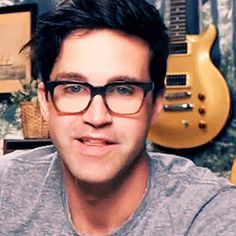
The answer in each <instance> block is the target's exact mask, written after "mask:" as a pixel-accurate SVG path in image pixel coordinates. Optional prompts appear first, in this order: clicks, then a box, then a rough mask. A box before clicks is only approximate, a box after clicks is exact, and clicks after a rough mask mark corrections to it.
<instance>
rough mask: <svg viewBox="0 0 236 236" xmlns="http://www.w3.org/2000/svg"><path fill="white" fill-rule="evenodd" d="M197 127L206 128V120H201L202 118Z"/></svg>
mask: <svg viewBox="0 0 236 236" xmlns="http://www.w3.org/2000/svg"><path fill="white" fill-rule="evenodd" d="M198 127H199V128H200V129H206V128H207V125H206V122H205V121H203V120H201V121H200V122H199V124H198Z"/></svg>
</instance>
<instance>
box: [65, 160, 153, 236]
mask: <svg viewBox="0 0 236 236" xmlns="http://www.w3.org/2000/svg"><path fill="white" fill-rule="evenodd" d="M63 169H64V181H65V189H66V194H67V197H68V205H69V209H70V214H71V217H72V221H73V223H74V226H75V228H76V230H77V231H79V232H80V233H82V235H94V236H95V235H96V236H97V235H99V236H100V235H107V234H109V233H111V232H112V231H114V230H116V229H117V228H119V226H120V225H122V223H124V222H125V221H127V220H128V219H129V217H130V216H131V215H132V214H133V213H134V211H135V210H136V209H137V208H138V207H139V206H140V204H141V201H142V200H143V197H144V195H145V190H146V186H147V179H148V164H147V160H146V157H143V158H141V159H139V161H138V162H137V163H136V164H135V165H134V166H132V168H130V171H129V172H128V173H125V174H124V173H123V174H122V175H119V176H117V177H116V178H114V179H113V180H111V181H109V182H107V183H94V184H93V183H84V182H81V181H79V180H75V178H74V177H73V176H72V175H71V173H70V172H69V171H68V170H67V168H66V167H64V166H63ZM114 216H115V217H114Z"/></svg>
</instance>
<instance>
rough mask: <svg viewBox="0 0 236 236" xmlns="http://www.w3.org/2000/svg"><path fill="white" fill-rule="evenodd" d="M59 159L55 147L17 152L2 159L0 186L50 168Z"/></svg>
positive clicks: (0, 159)
mask: <svg viewBox="0 0 236 236" xmlns="http://www.w3.org/2000/svg"><path fill="white" fill-rule="evenodd" d="M55 158H57V155H56V151H55V148H54V147H53V146H51V145H50V146H45V147H40V148H36V149H31V150H27V151H15V152H12V153H9V154H6V155H3V156H1V157H0V186H1V185H2V184H4V182H9V181H10V180H11V179H15V181H19V179H17V178H16V177H17V176H18V177H19V178H23V177H26V178H27V175H28V174H29V175H30V174H33V173H34V172H35V173H37V171H38V170H39V169H43V167H45V169H47V168H48V166H49V165H50V163H51V162H52V161H53V160H55Z"/></svg>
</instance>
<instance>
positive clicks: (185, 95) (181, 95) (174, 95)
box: [165, 92, 192, 100]
mask: <svg viewBox="0 0 236 236" xmlns="http://www.w3.org/2000/svg"><path fill="white" fill-rule="evenodd" d="M191 96H192V93H191V92H179V93H168V94H166V95H165V99H166V100H174V99H181V98H188V97H191Z"/></svg>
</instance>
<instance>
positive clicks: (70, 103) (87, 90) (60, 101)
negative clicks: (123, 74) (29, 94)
mask: <svg viewBox="0 0 236 236" xmlns="http://www.w3.org/2000/svg"><path fill="white" fill-rule="evenodd" d="M45 88H46V96H48V92H49V93H50V95H51V97H52V101H53V104H54V106H55V108H56V109H57V110H58V111H59V112H61V113H67V114H75V113H81V112H83V111H85V110H86V109H88V107H89V106H90V104H91V102H92V100H93V98H94V96H96V95H101V96H102V97H103V101H104V104H105V106H106V108H107V109H108V110H109V111H110V112H112V113H116V114H125V115H131V114H135V113H137V112H139V110H140V109H141V107H142V105H143V101H144V98H145V96H146V95H147V93H148V92H150V91H152V90H153V89H154V84H153V83H151V82H149V83H144V82H129V81H122V82H114V83H108V84H106V85H104V86H96V87H95V86H93V85H91V84H89V83H85V82H77V81H66V80H65V81H64V80H61V81H59V80H58V81H48V82H46V83H45Z"/></svg>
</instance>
